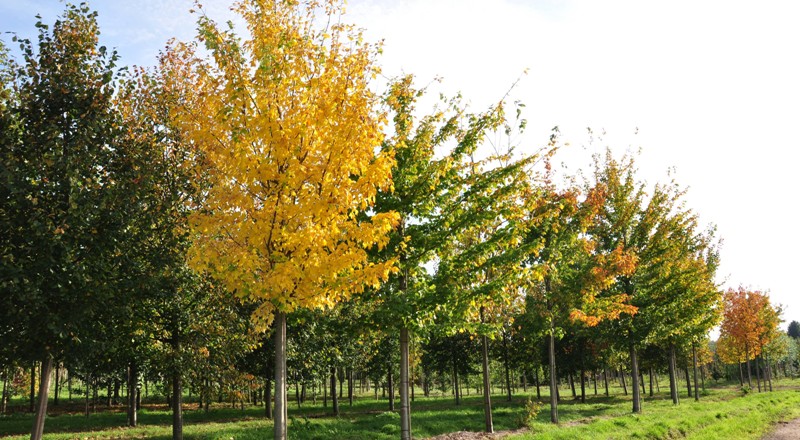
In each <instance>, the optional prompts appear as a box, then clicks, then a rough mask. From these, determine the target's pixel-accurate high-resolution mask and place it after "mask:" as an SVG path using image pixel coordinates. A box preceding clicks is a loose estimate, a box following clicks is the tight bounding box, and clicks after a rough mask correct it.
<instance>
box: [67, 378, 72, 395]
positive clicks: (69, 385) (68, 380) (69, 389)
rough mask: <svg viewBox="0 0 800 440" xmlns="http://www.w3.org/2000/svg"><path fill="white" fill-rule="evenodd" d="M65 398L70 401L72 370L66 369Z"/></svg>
mask: <svg viewBox="0 0 800 440" xmlns="http://www.w3.org/2000/svg"><path fill="white" fill-rule="evenodd" d="M67 400H69V403H72V372H70V371H69V370H67Z"/></svg>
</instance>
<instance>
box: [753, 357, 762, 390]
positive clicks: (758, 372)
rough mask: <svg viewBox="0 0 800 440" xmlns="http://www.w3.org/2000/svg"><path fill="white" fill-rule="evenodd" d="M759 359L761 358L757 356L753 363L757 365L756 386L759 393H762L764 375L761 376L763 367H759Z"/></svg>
mask: <svg viewBox="0 0 800 440" xmlns="http://www.w3.org/2000/svg"><path fill="white" fill-rule="evenodd" d="M759 358H760V356H756V357H755V358H753V362H755V364H756V386H757V387H758V392H759V393H760V392H761V376H762V375H761V366H760V365H759V364H760V363H761V362H759V361H758V360H759Z"/></svg>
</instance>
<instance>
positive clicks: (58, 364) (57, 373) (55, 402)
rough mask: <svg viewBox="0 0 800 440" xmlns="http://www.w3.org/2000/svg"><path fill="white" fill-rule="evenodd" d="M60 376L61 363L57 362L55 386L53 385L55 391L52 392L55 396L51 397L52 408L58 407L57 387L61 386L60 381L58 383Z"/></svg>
mask: <svg viewBox="0 0 800 440" xmlns="http://www.w3.org/2000/svg"><path fill="white" fill-rule="evenodd" d="M60 375H61V363H60V362H57V363H56V385H55V389H54V390H53V391H54V392H55V395H54V396H53V406H58V392H59V385H61V381H60V378H59V376H60Z"/></svg>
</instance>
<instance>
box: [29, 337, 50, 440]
mask: <svg viewBox="0 0 800 440" xmlns="http://www.w3.org/2000/svg"><path fill="white" fill-rule="evenodd" d="M52 369H53V357H52V356H51V355H50V352H49V351H45V355H44V359H43V360H42V366H41V368H40V370H41V371H40V372H41V375H42V376H41V378H40V379H39V400H38V402H37V405H36V415H35V416H34V420H33V428H32V429H31V440H41V439H42V433H43V432H44V419H45V418H46V417H47V393H48V391H49V390H50V373H51V372H52ZM31 381H33V376H32V377H31Z"/></svg>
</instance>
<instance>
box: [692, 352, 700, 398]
mask: <svg viewBox="0 0 800 440" xmlns="http://www.w3.org/2000/svg"><path fill="white" fill-rule="evenodd" d="M692 368H693V369H694V401H695V402H697V401H699V400H700V390H699V389H698V388H697V349H696V348H695V344H692Z"/></svg>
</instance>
